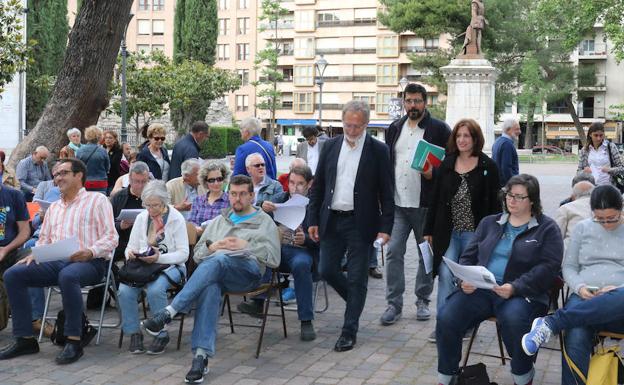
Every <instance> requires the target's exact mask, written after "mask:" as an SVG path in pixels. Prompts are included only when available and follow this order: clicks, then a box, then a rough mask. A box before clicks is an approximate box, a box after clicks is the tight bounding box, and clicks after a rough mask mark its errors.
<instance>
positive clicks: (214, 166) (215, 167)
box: [199, 160, 230, 184]
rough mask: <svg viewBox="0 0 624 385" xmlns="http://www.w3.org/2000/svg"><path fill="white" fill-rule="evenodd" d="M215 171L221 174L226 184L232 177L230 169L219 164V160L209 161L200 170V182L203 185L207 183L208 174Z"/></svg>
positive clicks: (221, 163) (223, 164)
mask: <svg viewBox="0 0 624 385" xmlns="http://www.w3.org/2000/svg"><path fill="white" fill-rule="evenodd" d="M213 171H219V172H221V176H222V177H223V182H224V183H225V181H226V180H227V178H228V177H229V176H230V169H229V168H228V166H227V165H226V164H225V163H223V162H219V161H217V160H208V161H206V163H204V164H203V165H202V166H201V168H200V169H199V180H200V181H201V182H202V184H203V183H204V182H205V181H206V178H208V174H210V173H211V172H213Z"/></svg>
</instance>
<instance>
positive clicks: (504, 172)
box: [492, 136, 518, 187]
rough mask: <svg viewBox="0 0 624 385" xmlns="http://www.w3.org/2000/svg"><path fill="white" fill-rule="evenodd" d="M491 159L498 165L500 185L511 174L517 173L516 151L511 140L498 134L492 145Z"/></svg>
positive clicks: (503, 183) (504, 183)
mask: <svg viewBox="0 0 624 385" xmlns="http://www.w3.org/2000/svg"><path fill="white" fill-rule="evenodd" d="M492 159H493V160H494V162H496V165H497V166H498V179H499V182H500V184H501V187H502V186H504V185H506V184H507V181H508V180H509V179H511V177H512V176H514V175H518V152H517V151H516V146H514V142H513V140H511V139H509V138H507V137H505V136H500V137H499V138H498V139H496V141H495V142H494V145H493V146H492Z"/></svg>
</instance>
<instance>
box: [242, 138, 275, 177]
mask: <svg viewBox="0 0 624 385" xmlns="http://www.w3.org/2000/svg"><path fill="white" fill-rule="evenodd" d="M249 141H250V142H253V143H255V144H257V145H258V146H259V147H260V148H261V149H262V151H264V153H265V155H266V156H267V159H268V160H269V161H270V162H271V167H273V169H274V170H275V172H277V167H275V165H274V164H273V160H272V159H271V155H269V152H268V151H267V150H266V148H264V146H262V145H261V144H260V143H258V142H256V141H255V140H253V139H249Z"/></svg>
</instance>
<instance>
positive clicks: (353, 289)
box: [320, 214, 373, 336]
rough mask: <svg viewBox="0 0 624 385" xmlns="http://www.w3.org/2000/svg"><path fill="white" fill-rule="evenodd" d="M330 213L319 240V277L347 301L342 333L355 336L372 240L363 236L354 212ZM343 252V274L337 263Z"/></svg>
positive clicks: (361, 308)
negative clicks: (344, 260)
mask: <svg viewBox="0 0 624 385" xmlns="http://www.w3.org/2000/svg"><path fill="white" fill-rule="evenodd" d="M330 215H331V216H330V218H329V221H328V225H327V226H328V227H327V229H326V231H325V235H324V236H323V239H322V240H321V262H320V272H321V277H323V279H324V280H325V281H327V283H329V284H330V285H331V286H332V287H333V288H334V290H336V292H337V293H338V295H340V297H342V299H343V300H344V301H345V302H346V309H345V313H344V323H343V326H342V333H343V334H347V335H351V336H355V335H357V331H358V327H359V322H360V315H361V314H362V310H364V303H365V302H366V292H367V284H368V262H369V259H370V253H371V252H372V251H371V249H372V248H373V243H372V242H368V241H365V240H363V239H362V237H361V235H360V233H359V232H358V230H357V228H356V226H355V216H346V217H345V216H336V215H334V214H330ZM345 252H346V253H347V275H346V276H345V274H343V272H342V266H341V263H340V262H341V260H342V257H343V255H344V253H345Z"/></svg>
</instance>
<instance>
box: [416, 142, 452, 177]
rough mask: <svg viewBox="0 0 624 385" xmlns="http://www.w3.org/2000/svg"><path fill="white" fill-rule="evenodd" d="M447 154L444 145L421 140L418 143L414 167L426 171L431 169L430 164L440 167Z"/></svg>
mask: <svg viewBox="0 0 624 385" xmlns="http://www.w3.org/2000/svg"><path fill="white" fill-rule="evenodd" d="M445 154H446V150H445V149H444V148H443V147H440V146H436V145H435V144H431V143H429V142H427V141H426V140H420V141H419V142H418V145H416V152H415V153H414V159H413V160H412V168H413V169H415V170H418V171H420V172H426V171H428V169H429V164H430V165H432V166H433V167H438V166H439V165H440V163H442V161H443V160H444V155H445ZM427 161H429V163H427Z"/></svg>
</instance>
